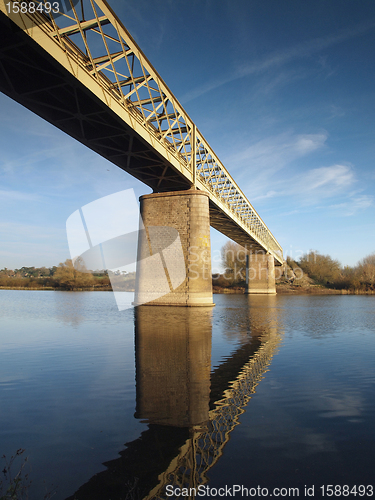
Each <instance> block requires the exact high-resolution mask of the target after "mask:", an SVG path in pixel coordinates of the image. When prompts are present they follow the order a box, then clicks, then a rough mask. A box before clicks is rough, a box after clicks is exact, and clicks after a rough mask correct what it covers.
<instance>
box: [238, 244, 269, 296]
mask: <svg viewBox="0 0 375 500" xmlns="http://www.w3.org/2000/svg"><path fill="white" fill-rule="evenodd" d="M245 293H248V294H255V293H259V294H260V293H267V294H275V293H276V284H275V260H274V258H273V256H272V255H270V254H268V253H265V252H261V251H259V252H255V253H251V254H250V255H246V290H245Z"/></svg>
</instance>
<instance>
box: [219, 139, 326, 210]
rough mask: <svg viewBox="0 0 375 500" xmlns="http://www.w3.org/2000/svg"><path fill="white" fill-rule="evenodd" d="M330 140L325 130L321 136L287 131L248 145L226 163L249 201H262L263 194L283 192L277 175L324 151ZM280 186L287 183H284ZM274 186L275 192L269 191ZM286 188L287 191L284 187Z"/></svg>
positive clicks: (227, 159)
mask: <svg viewBox="0 0 375 500" xmlns="http://www.w3.org/2000/svg"><path fill="white" fill-rule="evenodd" d="M327 137H328V134H327V133H326V132H325V131H324V132H321V133H318V134H294V133H292V132H285V133H283V134H279V135H277V136H271V137H266V138H265V139H262V140H260V141H258V142H256V143H254V144H252V145H250V146H248V147H247V148H245V149H243V150H242V151H241V152H240V153H238V154H236V155H233V156H231V157H228V158H225V160H224V163H225V165H227V166H228V168H229V169H230V171H231V172H233V175H234V178H235V180H236V181H237V182H239V184H240V185H241V187H242V189H243V190H245V191H246V192H247V194H248V196H249V197H250V199H252V200H254V199H260V197H261V198H263V197H264V196H265V195H264V193H269V192H270V191H275V188H277V191H280V188H281V186H280V180H279V181H276V179H275V178H274V176H275V174H276V173H277V172H279V171H280V170H282V169H284V168H285V167H286V166H287V165H289V164H290V163H291V162H293V161H295V160H297V159H298V158H302V157H304V156H306V155H309V154H310V153H312V152H314V151H316V150H319V149H322V148H323V147H324V146H325V142H326V140H327ZM249 179H250V180H251V182H250V180H249ZM271 179H272V183H271V182H270V180H271ZM276 183H277V185H276ZM281 183H282V184H283V183H284V181H283V180H281ZM271 185H272V190H270V186H271ZM283 186H284V188H285V185H284V184H283ZM281 191H284V189H281ZM268 197H270V195H268Z"/></svg>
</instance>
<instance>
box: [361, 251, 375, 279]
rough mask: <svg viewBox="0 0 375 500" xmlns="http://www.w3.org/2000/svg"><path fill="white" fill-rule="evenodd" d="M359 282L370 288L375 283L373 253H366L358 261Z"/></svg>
mask: <svg viewBox="0 0 375 500" xmlns="http://www.w3.org/2000/svg"><path fill="white" fill-rule="evenodd" d="M358 271H359V275H360V280H361V282H362V283H363V284H364V285H365V286H366V287H370V288H374V285H375V253H373V254H371V255H368V256H367V257H365V258H364V259H362V260H361V261H359V263H358Z"/></svg>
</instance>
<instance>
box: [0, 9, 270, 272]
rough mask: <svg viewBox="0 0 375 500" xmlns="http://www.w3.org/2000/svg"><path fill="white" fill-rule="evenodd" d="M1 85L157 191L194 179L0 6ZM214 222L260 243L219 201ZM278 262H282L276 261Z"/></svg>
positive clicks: (178, 187) (183, 185)
mask: <svg viewBox="0 0 375 500" xmlns="http://www.w3.org/2000/svg"><path fill="white" fill-rule="evenodd" d="M0 91H2V92H3V93H4V94H6V95H8V96H9V97H11V98H12V99H14V100H15V101H17V102H19V103H20V104H22V105H23V106H25V107H26V108H28V109H29V110H31V111H32V112H34V113H36V114H37V115H39V116H40V117H42V118H43V119H45V120H47V121H48V122H50V123H51V124H53V125H54V126H56V127H57V128H59V129H60V130H62V131H63V132H65V133H67V134H68V135H70V136H71V137H73V138H74V139H76V140H78V141H79V142H81V143H82V144H84V145H86V146H87V147H89V148H90V149H92V150H93V151H95V152H97V153H98V154H100V155H101V156H102V157H104V158H105V159H107V160H108V161H110V162H112V163H114V164H115V165H117V166H118V167H120V168H121V169H123V170H124V171H126V172H128V173H129V174H131V175H132V176H134V177H135V178H137V179H139V180H140V181H142V182H144V183H145V184H146V185H148V186H149V187H150V188H152V189H153V190H154V191H155V192H168V191H180V190H186V189H189V188H191V187H192V182H191V181H190V180H189V179H188V178H187V177H186V176H184V175H183V174H181V173H180V172H178V171H176V170H175V169H174V167H173V166H172V165H171V164H170V163H169V162H168V161H167V160H166V159H165V158H164V157H162V156H161V155H159V154H158V153H157V152H156V151H155V150H154V149H153V148H152V147H150V145H149V144H148V143H147V142H146V141H145V140H143V139H142V138H141V137H140V136H139V135H138V134H137V133H136V132H135V131H134V130H133V129H132V128H131V127H129V126H128V125H127V124H126V123H125V122H124V121H123V120H121V119H120V117H119V116H118V115H116V114H115V113H114V112H113V111H111V109H110V108H109V107H108V106H106V105H105V104H104V103H103V102H102V101H101V100H99V99H98V98H97V97H96V96H95V95H94V94H92V93H91V92H90V91H89V90H88V89H87V88H86V87H85V86H84V85H83V84H82V83H80V81H79V80H77V79H76V78H74V77H73V76H72V75H71V74H70V73H68V72H67V71H66V70H65V69H64V68H63V67H62V66H61V65H60V64H59V63H57V62H56V61H55V59H53V57H52V56H50V55H49V54H48V53H47V52H46V51H44V50H43V49H42V48H40V46H39V45H38V44H37V43H35V42H34V41H33V40H32V39H30V37H29V36H28V35H27V34H26V33H24V32H23V31H22V30H21V29H19V28H18V27H17V26H16V25H15V24H14V23H13V22H12V21H10V20H9V18H8V17H6V16H5V15H4V14H3V13H2V12H0ZM210 198H211V201H210V220H211V226H212V227H214V228H215V229H217V230H218V231H220V232H221V233H223V234H224V235H226V236H227V237H228V238H230V239H233V240H234V241H236V242H237V243H239V244H241V245H242V246H247V247H248V246H249V245H252V249H253V250H258V249H261V246H260V245H259V244H257V243H256V241H254V240H253V239H252V238H251V237H250V236H249V234H247V233H246V232H244V230H243V229H241V228H240V227H239V226H238V225H237V224H236V223H235V221H233V220H232V219H230V217H228V216H227V215H226V214H225V213H223V212H222V211H221V210H220V208H219V207H218V206H217V205H216V204H215V200H214V197H213V196H212V195H211V194H210ZM276 263H277V262H276Z"/></svg>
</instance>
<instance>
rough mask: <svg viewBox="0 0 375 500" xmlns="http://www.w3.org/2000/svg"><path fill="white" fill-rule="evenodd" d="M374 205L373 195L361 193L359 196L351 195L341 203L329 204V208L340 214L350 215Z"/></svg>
mask: <svg viewBox="0 0 375 500" xmlns="http://www.w3.org/2000/svg"><path fill="white" fill-rule="evenodd" d="M374 206H375V203H374V197H373V196H371V195H367V194H362V195H360V196H352V197H351V198H350V199H349V200H347V201H345V202H343V203H337V204H336V205H330V206H329V208H332V209H334V210H338V211H339V212H340V213H341V214H342V215H345V216H350V215H355V214H356V213H357V212H360V211H362V210H366V209H367V208H371V207H374Z"/></svg>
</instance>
